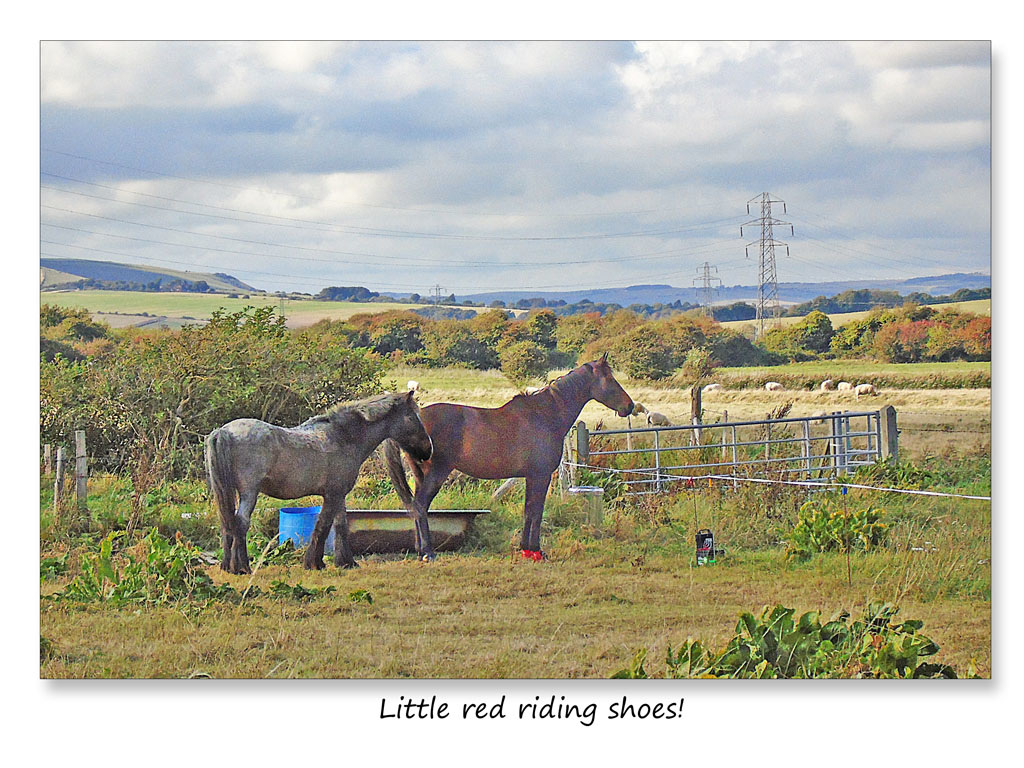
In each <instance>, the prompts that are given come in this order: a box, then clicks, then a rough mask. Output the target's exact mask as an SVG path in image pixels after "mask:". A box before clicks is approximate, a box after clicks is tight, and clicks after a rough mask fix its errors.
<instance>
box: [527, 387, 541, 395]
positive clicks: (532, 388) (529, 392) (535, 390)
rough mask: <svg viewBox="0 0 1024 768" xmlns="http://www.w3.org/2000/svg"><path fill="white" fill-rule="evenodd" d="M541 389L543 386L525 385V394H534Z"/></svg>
mask: <svg viewBox="0 0 1024 768" xmlns="http://www.w3.org/2000/svg"><path fill="white" fill-rule="evenodd" d="M542 389H544V387H527V388H526V394H528V395H536V394H537V393H538V392H540V391H541V390H542Z"/></svg>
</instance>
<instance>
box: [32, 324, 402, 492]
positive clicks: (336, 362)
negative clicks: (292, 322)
mask: <svg viewBox="0 0 1024 768" xmlns="http://www.w3.org/2000/svg"><path fill="white" fill-rule="evenodd" d="M383 370H384V367H383V363H382V362H381V361H380V359H379V358H377V357H376V356H375V355H372V354H370V353H368V352H367V351H365V350H360V349H349V348H346V347H344V346H342V345H340V344H337V343H332V341H331V338H330V337H329V336H327V337H316V336H311V335H294V334H290V333H288V332H287V331H286V329H285V327H284V319H283V318H281V317H277V316H275V314H274V309H273V308H272V307H267V308H263V309H253V308H251V307H249V308H247V309H246V310H243V311H242V312H236V313H223V312H216V313H214V316H213V319H212V320H211V321H210V323H209V324H207V325H205V326H186V327H185V328H182V329H181V330H180V331H175V332H170V331H165V332H161V333H158V334H153V335H140V336H136V337H134V338H128V339H126V340H123V341H122V342H121V343H120V344H119V345H118V346H117V347H116V349H115V350H114V351H113V352H112V353H111V354H110V355H108V356H105V357H104V358H102V359H90V360H87V361H82V362H70V361H67V360H64V359H62V358H57V359H55V360H54V361H53V362H52V363H47V362H43V363H42V364H41V371H40V435H41V439H42V440H43V441H44V442H50V443H54V444H63V445H70V444H71V443H72V437H73V432H74V430H76V429H84V430H85V432H86V441H87V444H88V446H89V451H90V454H91V455H92V456H94V457H99V458H100V464H101V466H104V468H106V469H123V468H136V467H139V466H141V465H145V466H146V467H148V468H149V469H150V470H151V471H152V472H154V473H155V474H156V475H157V476H162V477H170V476H178V477H180V476H185V475H193V476H194V475H197V474H199V473H200V472H201V469H202V466H201V465H202V462H201V461H200V457H201V454H202V442H203V440H204V438H205V436H206V435H207V434H209V432H211V431H212V430H213V429H215V428H216V427H219V426H221V425H222V424H225V423H227V422H229V421H231V420H232V419H236V418H240V417H251V418H258V419H262V420H264V421H268V422H271V423H275V424H285V425H292V424H298V423H300V422H302V421H304V420H305V419H307V418H309V417H310V416H312V415H314V414H316V413H318V412H321V411H324V410H326V409H327V408H329V407H330V406H332V405H334V404H335V403H337V402H338V401H341V400H348V399H354V398H359V397H365V396H367V395H370V394H373V393H375V392H378V391H380V388H381V377H382V375H383Z"/></svg>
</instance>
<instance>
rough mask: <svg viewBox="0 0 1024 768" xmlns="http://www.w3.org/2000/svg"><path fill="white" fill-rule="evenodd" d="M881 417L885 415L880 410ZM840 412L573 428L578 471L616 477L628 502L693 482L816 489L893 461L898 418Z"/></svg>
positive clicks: (889, 415)
mask: <svg viewBox="0 0 1024 768" xmlns="http://www.w3.org/2000/svg"><path fill="white" fill-rule="evenodd" d="M883 410H884V409H883ZM889 410H890V411H891V413H883V411H882V410H880V411H837V412H833V413H828V414H818V415H816V416H801V417H787V416H781V417H778V418H769V419H758V420H750V421H728V415H727V414H723V418H720V419H719V420H718V421H716V422H713V423H699V422H698V423H693V424H684V425H679V426H663V427H646V428H639V429H612V430H606V429H598V430H593V431H591V430H589V429H588V428H587V426H586V424H585V423H584V422H579V423H578V424H577V425H576V455H575V463H576V465H577V466H578V468H583V467H586V468H587V469H588V470H598V471H602V470H607V471H610V472H614V473H616V474H617V475H618V476H619V477H620V480H621V482H622V483H623V484H624V485H625V486H626V489H625V492H626V493H627V494H630V495H642V494H651V493H660V492H662V491H663V490H664V489H666V488H668V487H671V486H672V484H674V483H677V482H679V481H681V480H682V481H686V480H688V479H691V478H693V477H696V476H700V477H708V476H719V475H720V476H723V477H729V478H730V479H732V480H733V482H734V484H738V483H739V482H740V479H741V478H743V477H748V478H749V477H765V476H769V475H770V476H774V477H778V478H782V479H784V478H789V479H794V478H795V479H801V480H805V481H814V482H821V481H823V480H825V479H827V478H833V477H836V476H838V475H843V474H849V473H852V472H855V471H856V470H857V468H858V467H862V466H869V465H872V464H874V463H875V462H876V461H878V460H879V459H881V458H885V457H887V456H889V455H893V454H894V453H895V439H896V429H895V423H896V420H895V411H894V410H892V409H889Z"/></svg>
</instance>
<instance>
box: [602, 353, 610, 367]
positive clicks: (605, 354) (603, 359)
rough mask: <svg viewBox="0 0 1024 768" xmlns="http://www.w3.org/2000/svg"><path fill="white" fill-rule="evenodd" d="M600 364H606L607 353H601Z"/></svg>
mask: <svg viewBox="0 0 1024 768" xmlns="http://www.w3.org/2000/svg"><path fill="white" fill-rule="evenodd" d="M601 365H608V353H607V352H605V353H604V354H603V355H601Z"/></svg>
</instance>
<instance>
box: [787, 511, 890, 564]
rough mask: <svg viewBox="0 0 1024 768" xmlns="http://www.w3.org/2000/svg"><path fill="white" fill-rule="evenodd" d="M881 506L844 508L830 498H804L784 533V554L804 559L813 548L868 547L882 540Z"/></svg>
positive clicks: (815, 551) (816, 550)
mask: <svg viewBox="0 0 1024 768" xmlns="http://www.w3.org/2000/svg"><path fill="white" fill-rule="evenodd" d="M884 517H885V510H884V509H872V508H870V507H864V508H862V509H856V510H854V511H852V512H848V513H847V512H844V511H843V510H842V509H840V508H839V507H837V506H836V505H835V503H834V502H832V501H817V500H812V501H808V502H805V503H804V504H803V505H802V506H801V507H800V511H799V513H798V514H797V523H796V526H795V527H794V528H793V531H792V532H791V533H790V535H789V537H788V545H789V546H788V548H787V549H786V556H787V557H789V558H791V559H806V558H809V557H810V556H811V555H813V554H815V553H817V552H835V551H843V552H845V551H847V550H848V549H850V548H852V547H857V548H859V549H863V550H865V551H870V550H871V549H873V548H874V547H877V546H879V545H880V544H882V543H883V542H884V541H885V536H886V532H887V531H888V525H887V524H886V523H885V522H883V521H882V519H883V518H884Z"/></svg>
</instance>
